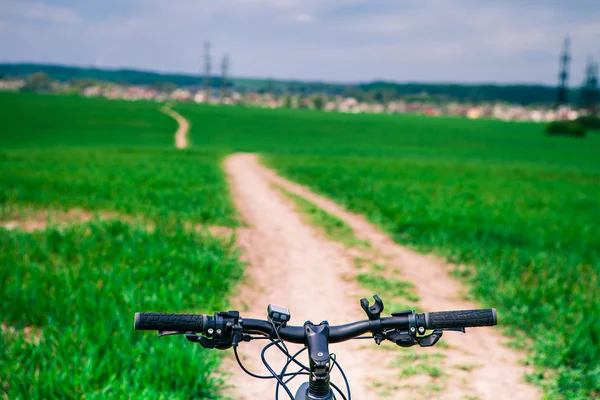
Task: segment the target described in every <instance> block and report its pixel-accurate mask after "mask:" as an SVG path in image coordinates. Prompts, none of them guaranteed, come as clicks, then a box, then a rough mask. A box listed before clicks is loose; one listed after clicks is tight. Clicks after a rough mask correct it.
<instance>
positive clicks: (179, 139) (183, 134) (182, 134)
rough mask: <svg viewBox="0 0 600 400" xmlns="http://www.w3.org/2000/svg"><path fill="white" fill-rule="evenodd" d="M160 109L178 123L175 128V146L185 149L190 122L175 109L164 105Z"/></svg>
mask: <svg viewBox="0 0 600 400" xmlns="http://www.w3.org/2000/svg"><path fill="white" fill-rule="evenodd" d="M161 111H162V112H163V113H165V114H167V115H169V116H170V117H171V118H173V119H174V120H175V121H177V124H179V127H178V128H177V132H175V147H176V148H178V149H186V148H187V147H188V145H189V143H188V131H189V129H190V123H189V122H188V121H187V120H186V119H185V118H183V117H182V116H181V114H179V113H178V112H177V111H174V110H172V109H170V108H169V107H164V108H163V109H161Z"/></svg>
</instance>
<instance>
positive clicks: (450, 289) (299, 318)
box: [225, 154, 541, 400]
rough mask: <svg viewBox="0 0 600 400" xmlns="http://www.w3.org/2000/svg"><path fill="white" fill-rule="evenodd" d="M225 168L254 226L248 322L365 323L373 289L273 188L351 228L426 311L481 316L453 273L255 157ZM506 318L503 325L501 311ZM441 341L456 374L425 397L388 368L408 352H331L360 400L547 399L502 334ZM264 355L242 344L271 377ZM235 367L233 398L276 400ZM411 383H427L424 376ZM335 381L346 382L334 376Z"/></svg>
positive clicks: (355, 346) (246, 244) (483, 331)
mask: <svg viewBox="0 0 600 400" xmlns="http://www.w3.org/2000/svg"><path fill="white" fill-rule="evenodd" d="M225 169H226V171H227V173H228V175H229V179H230V183H231V188H232V192H233V196H234V202H235V204H236V206H237V207H238V209H239V210H240V212H241V213H242V215H243V217H244V218H245V220H246V222H247V223H248V224H249V225H251V228H250V229H247V230H245V231H244V232H240V233H238V244H239V246H240V247H241V248H242V251H243V253H244V257H245V258H246V260H247V261H249V263H250V265H248V266H247V267H246V272H245V274H246V277H245V278H246V279H245V285H242V294H241V295H240V296H239V298H238V299H237V304H235V300H234V304H235V305H236V306H237V308H238V309H240V310H242V312H243V315H246V316H248V317H255V318H264V317H265V315H266V306H267V304H268V303H273V304H276V305H280V306H284V307H288V308H289V309H290V311H291V313H292V324H302V323H303V322H304V320H306V319H310V320H312V321H313V322H315V323H318V322H320V321H321V319H328V320H329V322H330V323H332V324H339V323H344V322H347V321H349V320H354V319H358V318H359V319H363V318H364V314H363V313H362V310H361V309H360V306H359V304H358V299H359V298H360V297H362V295H364V294H365V293H366V292H367V291H365V290H364V289H360V288H358V287H357V286H356V283H355V280H354V279H348V278H347V277H348V276H352V275H353V273H355V272H356V271H352V267H351V261H350V260H351V257H352V254H350V252H349V251H348V250H346V249H344V248H343V246H341V245H339V244H337V243H333V242H330V241H327V240H326V239H324V238H323V236H322V235H320V234H319V233H318V232H317V231H316V230H315V229H314V228H312V227H310V226H307V225H305V224H303V223H302V221H301V219H300V217H299V215H298V214H297V213H296V212H295V210H294V209H293V206H291V205H290V203H289V202H288V201H286V200H285V199H283V198H282V195H281V193H280V192H279V191H277V190H274V189H273V187H272V185H273V184H276V185H279V186H281V187H283V188H285V189H286V190H288V191H289V192H292V193H295V194H297V195H300V196H302V197H304V198H306V199H307V200H309V201H312V202H313V203H315V204H316V205H317V206H318V207H320V208H322V209H323V210H325V211H327V212H329V213H330V214H333V215H335V216H337V217H339V218H341V219H342V220H344V221H345V222H346V223H347V224H348V225H350V226H351V227H352V228H353V230H354V232H355V235H356V236H357V238H359V239H361V240H366V241H369V242H370V243H371V246H372V249H373V251H374V252H377V253H378V254H379V256H380V257H383V258H385V262H386V263H387V264H388V265H392V266H393V267H394V268H397V269H399V270H400V273H401V276H402V278H403V279H405V280H408V281H410V282H412V283H413V284H414V285H415V286H416V289H417V293H418V294H419V296H420V298H421V300H420V301H419V305H420V306H421V308H422V309H425V310H431V311H434V310H440V311H441V310H453V309H454V310H460V309H470V308H480V307H479V306H478V305H477V304H474V303H472V302H469V301H466V300H464V299H462V297H461V296H460V292H461V290H462V288H461V285H460V283H459V282H458V281H457V280H455V279H453V278H451V277H450V276H449V274H448V272H449V269H450V268H451V267H450V266H449V265H447V264H445V263H443V262H441V261H440V260H438V259H435V258H434V257H430V256H424V255H422V254H418V253H416V252H414V251H412V250H409V249H407V248H404V247H401V246H399V245H397V244H396V243H394V242H393V241H392V240H391V239H390V238H389V237H388V236H387V235H385V234H384V233H383V232H381V231H380V230H379V229H378V228H376V227H375V226H373V225H372V224H370V223H369V222H368V221H366V219H365V218H364V217H362V216H360V215H356V214H353V213H351V212H348V211H347V210H345V209H343V208H342V207H340V206H339V205H337V204H336V203H334V202H333V201H331V200H328V199H325V198H323V197H321V196H318V195H316V194H314V193H313V192H311V191H310V190H308V189H307V188H305V187H303V186H300V185H297V184H295V183H292V182H290V181H288V180H286V179H284V178H282V177H280V176H278V175H277V174H276V173H275V172H273V171H271V170H269V169H267V168H265V167H264V166H262V165H261V164H260V163H259V162H258V158H257V156H256V155H254V154H234V155H232V156H230V157H229V158H228V159H227V160H226V162H225ZM344 276H345V277H346V279H343V277H344ZM384 301H385V299H384ZM386 311H387V312H391V311H394V310H386ZM498 312H499V319H500V322H501V321H502V311H501V310H499V311H498ZM384 313H385V312H384ZM442 341H444V342H447V343H448V344H449V345H450V346H449V348H441V349H438V350H437V351H438V352H440V353H443V359H442V360H441V361H440V364H441V365H442V367H443V368H446V369H448V370H447V371H445V372H446V373H447V374H446V377H445V378H444V379H445V382H446V383H445V387H444V388H443V390H441V389H434V391H431V390H430V391H429V392H428V393H427V394H426V395H425V394H424V393H423V392H420V391H419V390H418V389H416V388H418V385H417V386H414V385H412V386H411V385H410V384H403V382H406V381H408V382H409V383H410V382H411V377H410V376H409V377H406V376H401V375H400V374H399V372H398V370H394V368H392V367H390V366H389V362H390V361H393V360H394V359H393V358H392V357H393V354H394V351H395V352H402V351H405V350H403V349H400V348H397V347H387V346H386V348H384V349H383V351H382V348H381V347H377V346H375V345H374V344H373V343H371V342H368V343H367V341H356V342H361V343H356V342H347V344H341V345H339V344H337V345H332V346H331V347H330V351H333V352H335V353H337V354H338V360H339V361H340V363H341V364H342V366H343V367H344V370H345V372H346V373H347V375H348V376H349V380H350V383H351V388H352V389H353V390H352V392H353V398H354V399H379V398H384V397H385V398H413V399H419V398H441V399H466V398H471V399H480V400H483V399H513V400H518V399H538V398H541V393H540V391H539V390H538V389H537V388H536V387H534V386H532V385H529V384H527V383H524V382H523V375H524V374H525V373H526V372H530V371H529V370H528V369H527V368H526V367H524V366H523V365H521V364H520V363H519V361H520V359H521V358H522V355H521V354H519V353H518V352H517V351H515V350H513V349H510V348H509V347H507V346H506V345H504V344H503V342H505V341H506V338H504V337H503V336H501V335H500V333H499V330H498V329H497V328H477V329H475V328H474V329H468V330H467V334H466V335H463V334H461V333H454V332H450V333H447V334H445V335H444V337H443V338H442ZM261 347H262V346H261V345H260V344H258V343H250V344H249V345H248V344H245V345H243V346H240V352H241V353H242V354H244V357H243V359H244V362H246V363H248V366H249V367H251V368H252V369H254V370H255V371H260V372H263V373H264V372H265V371H266V370H265V369H264V367H262V364H260V358H259V354H260V353H259V351H260V348H261ZM385 349H388V350H389V351H385ZM417 350H419V349H418V348H417ZM422 350H423V352H424V353H425V352H427V351H430V349H422ZM304 357H306V356H304ZM273 359H275V357H273ZM280 360H281V359H280ZM227 364H228V370H229V371H230V372H231V373H233V378H232V379H230V382H234V383H233V385H235V386H236V388H234V389H233V390H232V391H231V392H230V393H228V395H230V396H232V397H233V398H234V399H247V398H248V399H249V398H254V397H252V396H258V397H256V398H265V399H267V398H272V393H273V387H274V384H273V383H272V382H270V381H265V380H258V379H254V378H251V377H249V376H247V375H245V374H244V373H243V372H242V371H241V370H240V369H239V367H237V365H236V364H235V362H232V361H231V360H228V362H227ZM432 376H433V375H432ZM376 377H377V378H378V379H379V380H380V381H383V382H384V383H385V386H386V387H385V391H386V392H387V393H386V394H385V396H384V395H383V394H381V392H377V391H374V388H373V385H372V381H373V380H374V379H375V378H376ZM412 378H416V379H417V380H418V377H412ZM332 382H341V381H340V380H339V377H338V376H334V377H333V379H332ZM429 386H431V385H429ZM294 387H297V386H294ZM435 390H440V392H438V393H436V392H435ZM390 391H391V392H390ZM282 394H283V393H282Z"/></svg>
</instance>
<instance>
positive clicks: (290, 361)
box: [275, 346, 306, 400]
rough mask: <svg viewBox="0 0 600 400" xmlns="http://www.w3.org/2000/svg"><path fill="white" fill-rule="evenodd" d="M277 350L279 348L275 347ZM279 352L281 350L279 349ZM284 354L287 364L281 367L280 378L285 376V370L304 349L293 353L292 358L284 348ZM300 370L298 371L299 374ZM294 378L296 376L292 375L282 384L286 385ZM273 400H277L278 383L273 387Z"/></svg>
mask: <svg viewBox="0 0 600 400" xmlns="http://www.w3.org/2000/svg"><path fill="white" fill-rule="evenodd" d="M277 347H278V348H279V346H277ZM279 349H280V350H281V348H279ZM285 350H286V351H285V352H286V353H287V354H286V355H287V356H288V359H287V362H286V363H285V365H284V366H283V368H282V369H281V374H279V376H280V377H283V376H285V371H286V370H287V368H288V367H289V366H290V364H291V363H292V360H293V359H295V358H296V357H298V355H299V354H300V353H302V352H303V351H304V350H306V347H303V348H301V349H300V350H298V351H297V352H296V353H294V355H293V356H291V357H289V354H290V353H289V352H288V349H287V347H285ZM301 371H302V369H300V371H298V372H301ZM296 376H298V375H297V374H294V375H292V376H291V377H290V378H289V379H288V380H286V381H284V384H287V383H288V382H289V381H291V380H292V379H294V378H295V377H296ZM275 400H279V382H277V385H276V386H275Z"/></svg>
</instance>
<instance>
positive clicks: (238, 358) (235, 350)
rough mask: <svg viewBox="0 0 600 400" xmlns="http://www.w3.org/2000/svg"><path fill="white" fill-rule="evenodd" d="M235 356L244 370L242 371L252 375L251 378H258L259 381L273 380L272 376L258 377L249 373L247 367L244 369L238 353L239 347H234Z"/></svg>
mask: <svg viewBox="0 0 600 400" xmlns="http://www.w3.org/2000/svg"><path fill="white" fill-rule="evenodd" d="M233 354H235V359H236V360H237V363H238V365H239V366H240V368H241V369H242V370H243V371H244V372H245V373H247V374H248V375H250V376H251V377H253V378H258V379H273V377H272V376H264V375H257V374H255V373H253V372H250V371H248V370H247V369H246V367H244V364H242V361H241V360H240V357H239V355H238V352H237V347H234V348H233Z"/></svg>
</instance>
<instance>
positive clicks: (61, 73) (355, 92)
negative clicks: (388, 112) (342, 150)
mask: <svg viewBox="0 0 600 400" xmlns="http://www.w3.org/2000/svg"><path fill="white" fill-rule="evenodd" d="M35 72H44V73H46V74H47V75H48V76H49V77H50V78H51V79H53V80H58V81H63V82H68V81H73V80H94V81H103V82H114V83H120V84H132V85H148V86H155V87H169V86H171V87H176V86H177V87H189V88H199V87H200V86H201V85H202V82H203V77H202V76H201V75H199V74H198V75H192V74H163V73H158V72H151V71H140V70H132V69H101V68H84V67H72V66H61V65H47V64H0V77H1V76H5V77H15V78H18V77H22V78H24V77H26V76H28V75H31V74H33V73H35ZM211 85H212V86H213V87H215V88H219V87H220V86H221V79H220V78H219V77H212V78H211ZM227 86H228V87H230V88H233V89H234V90H237V91H240V92H249V91H255V92H261V93H264V92H272V93H276V94H283V93H293V94H301V95H310V94H314V93H325V94H328V95H344V96H352V97H355V98H357V99H359V100H362V101H379V102H387V101H391V100H394V99H399V98H404V99H407V100H413V101H418V100H422V101H436V102H446V101H460V102H498V101H500V102H509V103H517V104H524V105H531V104H546V105H548V104H552V103H554V101H555V99H556V88H555V87H552V86H544V85H496V84H458V83H457V84H446V83H444V84H436V83H394V82H370V83H357V84H330V83H324V82H303V81H280V80H271V79H251V78H231V79H228V81H227ZM575 92H578V91H572V92H571V99H572V100H574V101H577V99H578V98H579V94H578V93H575Z"/></svg>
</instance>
